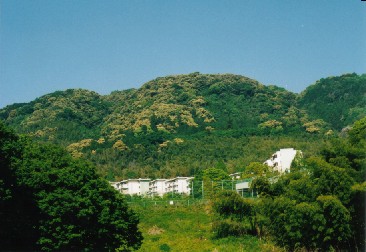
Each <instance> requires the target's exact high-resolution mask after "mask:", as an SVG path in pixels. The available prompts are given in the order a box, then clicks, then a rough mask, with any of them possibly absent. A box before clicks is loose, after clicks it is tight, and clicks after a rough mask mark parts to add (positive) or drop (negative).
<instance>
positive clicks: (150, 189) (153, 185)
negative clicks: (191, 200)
mask: <svg viewBox="0 0 366 252" xmlns="http://www.w3.org/2000/svg"><path fill="white" fill-rule="evenodd" d="M192 179H193V177H176V178H173V179H155V180H151V179H141V178H139V179H127V180H122V181H120V182H110V184H111V185H112V186H113V187H114V188H115V189H116V190H117V191H119V192H120V193H122V194H128V195H141V196H144V195H145V196H146V195H151V196H160V197H162V196H163V195H164V194H166V193H176V194H190V192H191V187H190V181H191V180H192Z"/></svg>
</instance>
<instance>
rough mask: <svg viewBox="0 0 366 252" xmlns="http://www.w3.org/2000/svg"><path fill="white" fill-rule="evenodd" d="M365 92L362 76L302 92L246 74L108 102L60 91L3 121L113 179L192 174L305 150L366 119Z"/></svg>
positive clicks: (3, 114)
mask: <svg viewBox="0 0 366 252" xmlns="http://www.w3.org/2000/svg"><path fill="white" fill-rule="evenodd" d="M365 93H366V75H365V74H364V75H357V74H346V75H342V76H339V77H329V78H326V79H321V80H320V81H318V82H316V83H315V84H314V85H311V86H309V87H308V88H307V89H306V90H305V91H304V92H302V93H301V94H295V93H292V92H289V91H287V90H285V89H284V88H280V87H276V86H265V85H263V84H261V83H259V82H257V81H255V80H253V79H250V78H247V77H244V76H240V75H233V74H200V73H192V74H186V75H175V76H167V77H159V78H156V79H154V80H152V81H149V82H147V83H145V84H144V85H142V87H141V88H139V89H129V90H123V91H114V92H112V93H111V94H110V95H105V96H101V95H99V94H97V93H95V92H92V91H88V90H83V89H69V90H66V91H57V92H54V93H51V94H47V95H44V96H42V97H40V98H37V99H35V100H34V101H32V102H30V103H23V104H13V105H9V106H7V107H5V108H3V109H1V110H0V119H2V120H4V122H5V123H6V124H7V125H9V126H11V127H12V128H14V129H15V130H16V131H17V132H18V133H25V134H29V135H31V136H33V137H34V138H36V139H38V140H39V141H46V142H52V143H56V144H61V145H63V146H65V147H67V149H68V150H69V151H70V152H71V153H72V154H73V155H74V156H76V157H81V156H83V157H85V158H87V159H89V160H91V161H92V162H95V163H96V164H97V166H98V169H99V170H100V172H101V173H102V174H104V175H106V176H109V177H110V178H111V179H113V177H134V176H173V175H177V174H178V175H190V174H194V173H195V172H197V171H198V170H200V169H204V168H207V167H210V166H214V165H215V164H217V163H218V162H224V163H225V165H226V166H227V167H228V169H229V170H234V169H239V168H240V166H243V165H245V164H246V163H248V162H249V161H253V160H252V159H253V158H254V156H251V155H252V154H250V151H249V149H253V148H255V145H256V144H255V143H254V142H253V141H259V142H262V143H264V142H265V143H266V146H261V147H260V148H258V147H257V149H258V151H257V152H256V154H255V155H256V157H257V158H262V157H263V158H264V153H265V152H266V153H267V154H266V155H269V153H268V152H269V151H271V150H273V149H275V148H278V147H281V145H280V144H285V143H286V144H287V146H294V145H297V146H299V147H302V148H305V149H306V148H307V147H306V146H305V143H306V141H309V139H310V141H312V140H311V139H314V141H315V139H319V137H320V138H322V137H324V136H326V135H331V134H333V133H332V132H336V131H339V130H341V129H342V128H343V127H346V126H348V125H350V124H351V123H352V122H354V121H355V120H357V119H360V118H362V117H364V116H366V110H365V108H366V99H365ZM295 135H296V136H295ZM291 136H294V137H291ZM276 139H277V140H276ZM299 139H303V140H299ZM276 142H277V144H276ZM295 147H296V146H295ZM309 149H310V148H309ZM198 151H199V152H198ZM313 151H316V150H313ZM243 153H244V156H245V157H242V155H243ZM187 166H188V167H187Z"/></svg>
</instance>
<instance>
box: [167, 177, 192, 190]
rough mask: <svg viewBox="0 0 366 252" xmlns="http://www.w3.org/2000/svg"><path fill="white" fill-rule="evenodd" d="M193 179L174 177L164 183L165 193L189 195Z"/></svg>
mask: <svg viewBox="0 0 366 252" xmlns="http://www.w3.org/2000/svg"><path fill="white" fill-rule="evenodd" d="M192 179H193V177H176V178H173V179H169V180H167V181H166V182H165V193H177V194H190V193H191V186H190V181H191V180H192Z"/></svg>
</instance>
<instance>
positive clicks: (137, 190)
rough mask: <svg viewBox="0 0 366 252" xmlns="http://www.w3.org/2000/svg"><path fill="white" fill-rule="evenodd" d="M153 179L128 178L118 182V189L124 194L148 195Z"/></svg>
mask: <svg viewBox="0 0 366 252" xmlns="http://www.w3.org/2000/svg"><path fill="white" fill-rule="evenodd" d="M150 181H151V179H142V178H139V179H127V180H122V181H121V182H117V186H115V188H117V190H118V191H119V192H121V193H123V194H129V195H146V194H148V192H149V184H150Z"/></svg>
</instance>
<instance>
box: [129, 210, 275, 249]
mask: <svg viewBox="0 0 366 252" xmlns="http://www.w3.org/2000/svg"><path fill="white" fill-rule="evenodd" d="M132 208H133V209H134V210H135V211H136V212H137V213H138V214H139V215H140V230H141V231H142V233H143V236H144V241H143V244H142V246H141V248H140V250H139V251H146V252H151V251H190V252H193V251H200V252H201V251H217V252H218V251H220V252H221V251H228V252H232V251H249V252H250V251H281V250H280V249H279V248H278V247H275V246H274V245H273V244H271V243H266V242H264V241H260V240H259V239H258V238H257V237H253V236H249V235H248V236H244V237H240V238H239V237H227V238H222V239H215V238H214V233H213V231H212V228H211V225H212V215H211V214H210V207H209V205H207V204H205V205H191V206H189V207H187V206H179V207H177V206H161V205H160V206H154V205H150V206H147V207H142V206H141V205H134V206H132Z"/></svg>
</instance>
